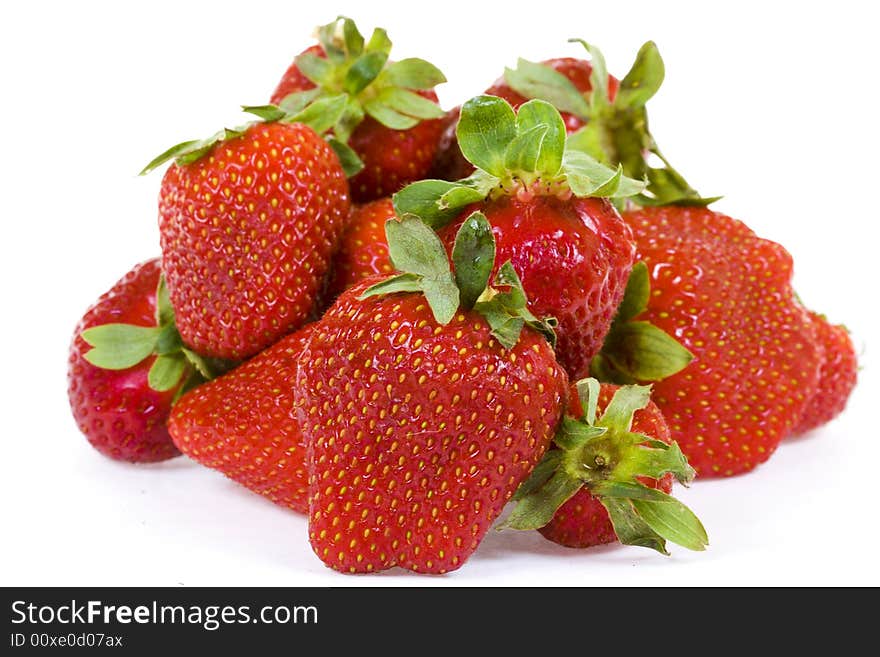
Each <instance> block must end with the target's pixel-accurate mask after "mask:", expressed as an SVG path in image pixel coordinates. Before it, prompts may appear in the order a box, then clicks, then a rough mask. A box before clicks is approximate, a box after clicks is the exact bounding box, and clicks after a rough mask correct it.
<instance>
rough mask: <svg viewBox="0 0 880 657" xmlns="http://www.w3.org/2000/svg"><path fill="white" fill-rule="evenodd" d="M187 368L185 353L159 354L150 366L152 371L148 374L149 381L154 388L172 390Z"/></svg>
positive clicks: (159, 390) (161, 390) (163, 390)
mask: <svg viewBox="0 0 880 657" xmlns="http://www.w3.org/2000/svg"><path fill="white" fill-rule="evenodd" d="M185 369H186V358H184V356H183V354H181V353H177V354H174V355H165V356H158V357H157V358H156V360H155V361H153V364H152V366H150V372H149V374H148V375H147V383H149V385H150V387H151V388H152V389H153V390H156V391H158V392H165V391H166V390H171V389H172V388H173V387H175V386H176V385H177V384H178V383H180V378H181V377H182V376H183V372H184V370H185Z"/></svg>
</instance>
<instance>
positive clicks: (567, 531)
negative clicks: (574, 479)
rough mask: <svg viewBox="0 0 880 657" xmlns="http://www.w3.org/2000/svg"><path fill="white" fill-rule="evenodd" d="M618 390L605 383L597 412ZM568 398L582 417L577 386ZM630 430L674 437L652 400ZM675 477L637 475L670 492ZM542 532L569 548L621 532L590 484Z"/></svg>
mask: <svg viewBox="0 0 880 657" xmlns="http://www.w3.org/2000/svg"><path fill="white" fill-rule="evenodd" d="M617 390H619V387H618V386H615V385H612V384H610V383H603V384H602V385H601V387H600V389H599V400H598V405H597V409H596V410H597V412H603V411H604V410H605V409H606V408H607V406H608V403H609V402H610V401H611V398H612V397H613V395H614V393H615V392H617ZM568 399H569V402H568V415H569V416H570V417H575V418H578V417H581V416H582V415H583V412H584V411H583V405H582V402H581V400H580V393H579V391H578V389H577V386H575V385H573V386H572V389H571V390H570V391H569V396H568ZM629 431H631V432H632V433H637V434H641V435H644V436H648V437H650V438H651V439H653V440H660V441H662V442H664V443H667V444H668V443H671V442H672V438H670V436H669V427H667V426H666V420H664V419H663V414H662V413H661V412H660V409H659V408H657V405H656V404H655V403H654V402H651V401H649V402H648V404H647V406H645V407H644V408H640V409H639V410H637V411H635V413H634V414H633V420H632V426H631V427H630V429H629ZM673 478H674V477H673V475H672V473H666V474H665V475H663V476H662V477H661V478H660V479H651V478H648V477H640V478H637V481H639V483H642V484H644V485H645V486H648V487H649V488H656V489H658V490H660V491H662V492H664V493H666V494H667V495H668V494H669V493H671V492H672V481H673ZM538 531H539V532H541V534H542V535H543V536H544V538H546V539H547V540H549V541H553V542H554V543H559V544H560V545H565V546H567V547H577V548H584V547H592V546H594V545H602V544H604V543H614V542H616V541H617V534H615V533H614V527H613V526H612V524H611V520H610V519H609V517H608V511H607V510H606V509H605V507H604V506H602V502H601V501H600V499H599V498H598V497H596V496H595V495H593V494H592V493H590V490H589V488H587V487H582V488H581V489H580V490H579V491H578V492H577V493H575V494H574V495H573V496H572V497H571V498H569V500H568V501H567V502H565V503H564V504H563V505H562V506H561V507H559V509H558V510H557V511H556V515H554V516H553V519H552V520H551V521H550V522H549V523H547V524H546V525H544V526H543V527H541V528H539V529H538Z"/></svg>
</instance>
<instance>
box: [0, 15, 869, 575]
mask: <svg viewBox="0 0 880 657" xmlns="http://www.w3.org/2000/svg"><path fill="white" fill-rule="evenodd" d="M302 4H304V3H297V2H290V1H288V2H274V3H273V2H258V1H256V0H250V1H249V2H198V3H197V2H183V1H182V0H177V1H176V2H166V1H155V0H154V1H152V2H149V3H120V2H106V3H99V2H88V1H83V2H75V3H73V2H54V3H50V2H31V3H17V4H15V5H13V4H12V3H7V4H6V5H4V9H3V10H2V12H3V16H2V20H0V55H2V60H0V61H2V62H3V63H2V69H0V70H2V87H0V89H2V103H0V115H2V116H0V118H2V121H0V125H2V129H3V136H2V142H0V144H2V155H3V156H2V159H0V185H2V187H0V189H2V197H0V198H2V207H3V212H2V215H3V218H2V224H3V229H2V230H3V239H2V246H3V251H4V253H3V256H4V257H3V258H2V261H0V263H2V264H0V266H2V268H3V271H2V280H3V301H4V306H3V307H4V312H3V322H2V328H0V330H2V344H3V345H4V347H5V353H4V355H3V357H2V364H3V375H2V377H0V393H2V394H0V399H2V407H3V415H2V422H3V423H2V434H3V441H2V445H3V452H2V455H0V458H2V462H3V464H4V465H3V467H2V470H0V472H2V474H0V487H2V488H0V493H2V496H0V500H2V502H0V508H2V514H3V516H2V526H3V534H4V539H3V540H2V541H0V555H2V558H0V584H3V585H13V584H21V585H49V584H94V585H136V584H142V585H175V584H183V585H215V584H216V585H220V584H234V585H332V586H346V585H383V584H396V585H440V586H443V585H461V584H469V585H472V584H476V585H509V584H525V585H532V584H551V585H552V584H560V585H655V584H657V585H659V584H672V585H676V584H688V585H716V584H717V585H724V584H733V585H738V584H774V585H777V584H778V585H793V584H795V585H796V584H871V585H878V584H880V567H878V565H877V564H878V560H877V559H876V558H875V556H874V551H875V550H876V545H877V543H878V540H880V530H878V524H877V521H876V518H877V512H876V506H875V502H874V497H875V496H876V495H875V493H874V491H875V489H876V481H875V476H876V472H875V471H876V468H875V460H874V459H875V458H876V457H877V454H878V449H877V441H878V431H877V428H876V426H875V425H874V423H873V416H871V415H870V413H871V407H872V405H873V403H876V401H875V402H872V401H871V400H872V399H874V398H875V397H877V395H878V394H880V386H878V376H877V371H876V369H877V354H876V351H875V350H874V351H872V347H876V345H877V344H878V343H877V338H878V332H877V324H878V319H880V318H878V315H880V313H878V310H877V301H876V297H877V292H876V288H875V286H876V285H877V281H878V276H877V274H876V269H875V260H876V251H877V248H876V239H875V238H876V234H877V230H876V225H877V223H878V219H880V217H878V211H877V205H876V203H875V198H874V197H875V195H876V189H877V184H876V180H877V176H876V169H877V167H876V165H875V156H876V154H877V153H878V151H880V148H878V147H880V143H878V141H880V140H878V137H877V128H876V121H877V109H876V105H875V99H876V66H877V63H878V61H877V54H876V48H875V47H873V46H872V45H871V44H872V43H873V42H875V40H876V26H877V24H878V21H877V20H876V17H875V16H872V15H870V14H871V13H873V10H872V9H870V8H869V6H870V3H863V2H857V1H852V2H850V1H842V0H839V1H838V2H835V3H832V4H828V3H822V4H819V3H809V2H804V3H794V2H792V3H783V2H779V3H769V2H766V1H765V2H738V3H730V5H728V6H725V7H718V6H717V4H718V3H701V2H692V3H691V2H688V3H684V2H680V3H679V2H669V3H656V2H626V1H622V0H619V1H617V2H603V3H598V2H583V1H580V2H572V3H567V2H555V3H550V4H546V5H543V7H546V9H547V11H546V13H540V12H539V11H538V9H539V7H538V6H532V7H531V8H529V9H528V10H524V8H523V7H521V6H520V5H519V4H517V3H513V2H510V3H505V4H501V3H498V4H494V3H492V4H490V3H480V2H474V1H473V0H471V1H469V2H450V1H447V2H443V3H437V5H436V7H435V8H433V9H428V8H427V7H426V6H425V5H417V4H414V3H412V2H406V3H392V2H370V3H364V2H350V1H344V0H335V2H327V3H321V4H322V5H323V6H322V7H320V8H317V9H316V8H314V7H303V6H301V5H302ZM557 8H559V10H560V11H559V12H558V13H557V12H551V11H550V10H552V9H557ZM336 13H342V14H346V15H349V16H352V17H354V18H355V19H357V20H358V22H359V24H360V25H361V27H362V29H364V30H365V31H366V30H367V29H371V28H372V27H373V26H376V25H382V26H385V27H387V28H388V30H389V33H390V35H391V38H392V39H393V40H394V42H395V44H396V47H395V51H394V54H395V57H396V58H403V57H405V56H420V57H424V58H427V59H430V60H431V61H433V62H434V63H436V64H437V65H439V66H440V67H441V68H442V69H443V70H444V71H445V72H446V74H447V77H448V78H449V80H450V82H449V83H448V84H446V85H444V86H443V87H442V88H441V90H440V97H441V101H442V102H443V103H444V106H446V107H450V106H452V105H454V104H457V103H459V102H461V101H462V100H464V99H466V98H467V97H469V96H471V95H474V94H476V93H479V92H480V91H482V90H483V89H484V88H485V87H486V86H488V84H489V83H490V82H492V81H493V80H494V79H495V78H496V77H497V76H498V75H499V74H500V73H501V71H502V70H503V67H504V66H505V65H513V64H515V62H516V58H517V56H523V57H527V58H530V59H542V58H547V57H551V56H559V55H578V54H579V53H580V52H581V51H580V50H579V48H580V47H579V46H576V45H573V44H566V39H567V38H569V37H573V36H579V37H583V38H585V39H587V40H588V41H592V42H594V43H596V44H597V45H599V46H600V47H602V48H603V49H604V51H605V54H606V57H607V59H608V63H609V67H610V69H611V71H612V72H615V73H617V74H618V75H622V74H623V73H625V71H626V70H627V69H628V67H629V65H630V63H631V61H632V57H633V56H634V54H635V52H636V50H637V49H638V47H639V45H640V44H641V43H642V42H643V41H645V40H647V39H653V40H655V41H656V42H657V43H658V45H659V46H660V49H661V52H662V54H663V56H664V59H665V61H666V65H667V77H666V82H665V84H664V88H663V89H662V90H661V91H660V94H659V96H658V97H656V98H655V99H654V100H653V101H652V102H651V105H650V111H651V119H652V128H653V131H654V134H655V136H656V137H657V139H658V141H659V143H660V144H661V146H662V148H663V150H664V153H665V154H666V155H667V156H668V157H669V158H670V159H671V160H672V161H673V163H674V164H675V165H676V166H677V167H679V168H680V169H681V170H682V171H683V172H684V173H685V174H686V175H687V176H688V178H689V180H690V182H691V183H692V184H694V185H695V186H696V187H697V188H698V189H699V190H700V191H701V192H703V193H704V194H705V195H716V194H724V195H725V198H724V199H723V200H722V201H720V202H719V203H717V204H716V206H715V207H716V209H719V210H722V211H725V212H728V213H729V214H732V215H733V216H736V217H738V218H740V219H743V220H744V221H746V222H747V223H748V224H749V225H750V226H751V227H752V228H753V229H754V230H756V231H757V232H758V233H759V234H761V235H762V236H765V237H768V238H771V239H775V240H777V241H779V242H781V243H783V244H784V245H785V246H786V247H787V248H788V249H789V250H790V251H791V252H792V254H793V255H794V258H795V263H796V265H795V269H796V274H795V285H796V287H797V289H798V291H799V293H800V294H801V296H802V298H803V299H804V301H805V303H807V304H808V305H810V306H812V307H814V308H816V309H818V310H821V311H823V312H825V313H826V314H827V315H828V316H829V317H830V318H831V319H832V320H833V321H835V322H841V323H845V324H847V326H849V327H850V329H851V330H852V333H853V336H854V339H855V341H856V343H857V345H858V346H859V349H860V350H861V351H862V356H861V363H862V366H863V370H862V372H861V381H860V385H859V388H858V389H857V390H856V393H855V394H854V396H853V398H852V400H851V403H850V408H849V409H848V411H847V413H846V414H845V415H844V416H843V417H841V418H840V419H839V420H837V421H835V422H834V423H832V424H830V425H829V426H827V427H826V428H824V429H822V430H820V431H817V432H815V433H814V434H812V435H810V436H808V437H805V438H803V439H801V440H797V441H794V442H789V443H786V444H784V445H783V446H782V447H781V448H780V450H779V452H778V453H777V454H776V456H775V457H774V458H773V459H772V460H771V461H770V462H769V463H768V464H766V465H765V466H763V467H761V468H760V469H759V470H757V471H756V472H754V473H752V474H750V475H747V476H742V477H738V478H735V479H729V480H721V481H708V482H698V483H697V484H695V485H694V486H693V487H692V488H691V489H690V490H687V491H680V496H681V497H682V498H683V499H684V501H685V502H686V503H687V504H689V505H690V506H691V507H692V508H693V509H694V510H695V511H696V512H697V513H698V514H699V515H700V516H701V518H702V519H703V521H704V523H705V525H706V527H707V529H708V531H709V535H710V540H711V546H710V548H709V550H708V551H707V552H705V553H701V554H693V553H689V552H687V551H685V550H683V549H677V548H675V547H673V556H672V557H671V558H663V557H661V556H659V555H655V554H654V553H652V552H649V551H646V550H640V549H638V548H623V547H608V548H600V549H594V550H587V551H574V550H568V549H565V548H561V547H558V546H555V545H552V544H550V543H549V542H547V541H545V540H544V539H542V538H541V537H540V536H539V535H538V534H537V533H534V532H532V533H528V534H508V533H503V534H498V533H496V532H491V533H490V535H489V536H487V538H486V539H485V540H484V542H483V544H482V545H481V547H480V549H479V550H478V552H477V553H476V555H474V557H472V559H471V560H470V561H469V562H468V563H467V564H466V565H465V567H464V568H462V569H461V570H459V571H458V572H456V573H453V574H451V575H448V576H444V577H427V578H426V577H416V576H412V575H408V574H405V573H404V572H403V571H399V570H395V571H391V572H390V573H388V574H384V575H381V576H368V577H346V576H342V575H337V574H335V573H333V572H331V571H330V570H328V569H326V568H325V567H324V566H323V565H322V564H321V562H320V561H319V560H318V559H317V558H316V557H314V556H313V554H312V553H311V551H310V548H309V547H308V543H307V539H306V521H305V519H304V518H303V517H300V516H297V515H294V514H292V513H289V512H286V511H284V510H282V509H280V508H276V507H274V506H273V505H271V504H270V503H268V502H266V501H264V500H262V499H261V498H258V497H257V496H255V495H252V494H250V493H249V492H247V491H245V490H244V489H241V488H239V487H237V486H236V485H234V484H232V483H231V482H229V481H228V480H226V479H225V478H223V477H222V476H221V475H219V474H218V473H215V472H213V471H209V470H206V469H203V468H201V467H199V466H197V465H196V464H195V463H192V462H189V461H187V460H186V459H184V458H180V459H176V460H173V461H171V462H168V463H166V464H162V465H158V466H150V467H134V466H127V465H122V464H117V463H113V462H110V461H109V460H107V459H105V458H103V457H101V456H100V455H98V454H97V453H96V452H94V451H93V450H92V449H90V448H89V446H88V445H87V444H86V442H85V439H84V438H83V437H82V436H81V435H80V434H79V432H78V431H77V429H76V427H75V425H74V423H73V421H72V419H71V417H70V413H69V410H68V407H67V399H66V381H65V367H66V355H67V354H66V352H67V347H68V343H69V339H70V333H71V331H72V329H73V327H74V325H75V323H76V321H77V319H78V318H79V316H80V315H81V314H82V312H83V311H84V310H85V308H86V307H87V306H88V305H89V304H90V303H91V302H92V301H93V300H94V299H95V298H97V296H98V295H99V294H100V293H102V292H104V291H105V290H106V289H107V288H108V287H109V286H110V285H111V284H112V283H113V282H114V281H115V280H116V279H117V278H119V277H120V276H121V275H122V274H123V273H124V272H126V271H127V270H128V269H129V268H130V267H131V266H132V265H133V264H134V263H135V262H138V261H140V260H143V259H146V258H148V257H152V256H154V255H156V254H158V233H157V229H156V207H155V205H156V195H157V193H158V187H159V181H160V179H161V174H160V173H154V174H153V175H152V176H149V177H146V178H138V177H137V176H136V173H137V172H138V171H139V170H140V168H141V167H142V166H143V164H144V163H145V162H147V161H148V160H150V159H151V158H152V157H153V156H154V155H155V154H157V153H158V152H160V151H162V150H164V149H165V148H166V147H167V146H169V145H171V144H173V143H176V142H178V141H182V140H183V139H190V138H194V137H201V136H205V135H207V134H210V133H211V132H213V131H214V130H215V129H217V128H218V127H221V126H223V125H236V124H237V123H239V122H241V118H242V115H240V114H239V112H238V106H239V105H241V104H259V103H261V102H264V101H266V100H267V99H268V96H269V94H270V92H271V91H272V89H273V88H274V86H275V83H276V82H277V80H278V78H279V77H280V75H281V74H282V72H283V71H284V69H285V68H286V67H287V65H288V64H289V63H290V60H291V58H292V57H293V56H294V55H295V54H296V53H297V52H299V51H300V50H301V49H302V48H304V47H305V46H307V45H308V44H309V43H310V34H311V30H312V28H313V27H314V26H315V25H317V24H320V23H325V22H328V21H329V20H332V19H333V18H334V17H335V15H336ZM429 13H430V15H429Z"/></svg>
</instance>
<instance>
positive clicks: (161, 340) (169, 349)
mask: <svg viewBox="0 0 880 657" xmlns="http://www.w3.org/2000/svg"><path fill="white" fill-rule="evenodd" d="M159 328H160V331H159V337H158V338H156V346H155V349H154V351H155V352H156V353H157V354H159V355H160V356H165V355H167V354H173V353H176V352H178V351H180V349H181V347H183V340H182V339H181V338H180V333H178V332H177V327H176V326H175V325H174V323H173V322H172V323H170V324H165V325H163V326H160V327H159Z"/></svg>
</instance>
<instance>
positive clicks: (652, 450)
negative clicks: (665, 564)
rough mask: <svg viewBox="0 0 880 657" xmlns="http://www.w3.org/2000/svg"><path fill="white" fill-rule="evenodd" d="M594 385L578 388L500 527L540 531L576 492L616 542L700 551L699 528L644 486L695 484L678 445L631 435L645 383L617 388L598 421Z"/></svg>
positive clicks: (703, 538)
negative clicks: (593, 505) (570, 410)
mask: <svg viewBox="0 0 880 657" xmlns="http://www.w3.org/2000/svg"><path fill="white" fill-rule="evenodd" d="M599 390H600V386H599V382H598V381H597V380H596V379H583V380H581V381H578V383H577V391H578V396H579V398H580V402H581V409H582V415H581V416H580V417H577V418H574V417H565V418H564V419H563V421H562V424H561V426H560V428H559V431H558V432H557V434H556V436H555V438H554V446H555V449H551V450H550V451H549V452H547V454H546V455H545V456H544V459H543V460H542V461H541V462H540V463H539V464H538V465H537V466H536V467H535V469H534V471H533V472H532V474H531V475H530V476H529V478H528V479H527V480H526V481H525V482H523V484H522V485H521V486H520V488H519V490H518V491H517V492H516V495H514V498H513V499H514V501H515V502H516V506H515V507H514V509H513V511H512V512H511V514H510V515H509V516H508V518H507V520H506V521H505V523H504V524H503V525H502V527H501V528H502V529H508V528H509V529H520V530H526V529H538V528H540V527H543V526H544V525H546V524H547V523H549V522H550V521H551V520H552V519H553V516H554V515H555V514H556V512H557V511H558V510H559V507H561V506H562V505H563V504H564V503H565V502H566V501H568V500H569V499H570V498H571V497H572V496H574V494H575V493H577V492H578V491H579V490H580V489H581V488H586V489H587V490H588V491H589V492H590V493H591V494H592V495H594V496H595V497H596V498H598V500H599V501H600V502H601V503H602V505H603V506H604V507H605V509H607V511H608V516H609V518H610V519H611V524H612V526H613V527H614V531H615V533H616V534H617V537H618V539H619V540H620V542H621V543H624V544H626V545H640V546H642V547H649V548H652V549H654V550H657V551H658V552H661V553H663V554H668V552H667V550H666V541H672V542H673V543H676V544H678V545H681V546H683V547H685V548H688V549H690V550H704V549H705V548H706V546H707V545H708V542H709V540H708V537H707V535H706V530H705V529H704V528H703V525H702V523H700V521H699V519H698V518H697V517H696V516H695V515H694V514H693V512H692V511H691V510H690V509H688V508H687V507H686V506H685V505H684V504H682V503H681V502H679V501H678V500H676V499H675V498H674V497H672V496H670V495H667V494H665V493H663V492H661V491H659V490H656V489H653V488H649V487H648V486H645V485H644V484H642V483H641V482H640V481H639V478H640V477H647V478H651V479H660V478H661V477H663V476H664V475H666V474H667V473H671V474H672V475H673V476H674V477H675V478H676V479H677V480H678V481H679V482H681V483H683V484H689V483H690V482H691V481H693V478H694V470H693V468H691V467H690V466H689V465H688V463H687V459H686V458H685V456H684V454H682V452H681V450H680V449H679V447H678V445H677V444H676V443H672V444H666V443H664V442H662V441H659V440H656V439H654V438H652V437H651V436H646V435H643V434H639V433H633V432H632V431H631V428H632V422H633V415H634V414H635V412H636V411H638V410H641V409H643V408H645V407H646V406H647V405H648V402H649V401H650V388H649V387H647V386H637V385H631V386H623V387H621V388H619V389H618V390H617V391H616V392H615V393H614V396H613V397H612V399H611V401H610V402H609V404H608V406H607V407H606V408H605V411H604V412H603V414H602V416H601V417H597V416H596V409H597V403H598V398H599Z"/></svg>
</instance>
